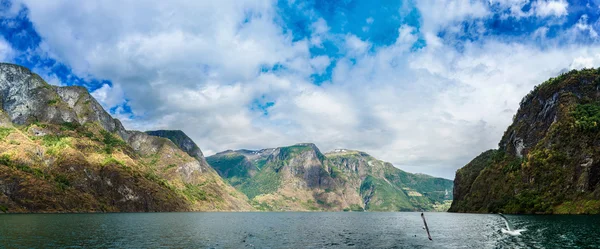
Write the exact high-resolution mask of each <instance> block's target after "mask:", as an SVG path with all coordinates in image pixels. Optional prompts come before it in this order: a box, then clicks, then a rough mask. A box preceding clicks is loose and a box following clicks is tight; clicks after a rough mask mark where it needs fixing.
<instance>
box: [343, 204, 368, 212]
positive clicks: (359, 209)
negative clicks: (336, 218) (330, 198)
mask: <svg viewBox="0 0 600 249" xmlns="http://www.w3.org/2000/svg"><path fill="white" fill-rule="evenodd" d="M364 211H365V209H363V208H362V207H361V206H360V205H358V204H350V207H347V208H344V212H364Z"/></svg>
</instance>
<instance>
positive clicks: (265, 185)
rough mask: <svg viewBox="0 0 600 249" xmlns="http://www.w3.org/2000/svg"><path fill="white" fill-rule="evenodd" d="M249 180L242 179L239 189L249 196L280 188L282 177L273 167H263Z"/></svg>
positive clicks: (252, 196)
mask: <svg viewBox="0 0 600 249" xmlns="http://www.w3.org/2000/svg"><path fill="white" fill-rule="evenodd" d="M250 179H251V180H249V181H240V183H241V184H239V185H238V186H239V188H238V189H239V190H240V191H241V192H242V193H244V194H245V195H246V196H248V198H250V199H252V198H254V197H255V196H257V195H261V194H270V193H274V192H276V191H277V190H278V189H279V185H280V181H281V178H280V176H279V175H278V174H277V172H275V171H273V170H271V169H263V170H261V171H260V172H258V173H257V174H256V175H255V176H254V177H252V178H250Z"/></svg>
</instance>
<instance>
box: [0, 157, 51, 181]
mask: <svg viewBox="0 0 600 249" xmlns="http://www.w3.org/2000/svg"><path fill="white" fill-rule="evenodd" d="M0 165H5V166H8V167H11V168H13V169H17V170H20V171H23V172H25V173H29V174H32V175H34V176H35V177H38V178H48V175H47V174H46V173H44V172H43V171H42V170H40V169H38V168H32V167H29V166H28V165H26V164H23V163H19V162H16V161H13V160H11V158H10V156H9V155H6V154H4V155H1V156H0Z"/></svg>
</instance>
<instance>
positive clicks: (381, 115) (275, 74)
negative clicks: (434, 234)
mask: <svg viewBox="0 0 600 249" xmlns="http://www.w3.org/2000/svg"><path fill="white" fill-rule="evenodd" d="M599 16H600V0H587V1H565V0H551V1H547V0H537V1H529V0H487V1H477V0H457V1H449V0H416V1H389V0H360V1H351V0H319V1H313V0H305V1H297V0H279V1H274V0H220V1H209V0H190V1H183V0H172V1H162V0H146V1H134V0H118V1H117V0H105V1H79V0H55V1H47V0H14V1H8V0H0V33H1V34H2V36H1V37H0V61H5V62H11V63H17V64H21V65H24V66H26V67H29V68H30V69H32V70H33V71H34V72H36V73H37V74H39V75H40V76H42V77H43V78H44V79H45V80H46V81H47V82H48V83H50V84H54V85H60V86H66V85H80V86H84V87H86V88H87V89H88V90H89V91H90V92H91V93H92V95H93V96H94V97H95V98H96V99H97V100H98V101H99V102H100V103H101V104H102V105H103V106H104V107H105V108H106V109H107V110H108V111H109V112H110V113H111V114H112V115H113V116H114V117H116V118H119V119H120V120H121V121H122V122H123V124H124V126H125V127H126V128H127V129H135V130H142V131H143V130H155V129H179V130H183V131H184V132H185V133H186V134H188V135H189V136H190V137H191V138H192V139H193V140H194V141H195V142H196V143H197V144H198V145H199V146H200V148H201V149H202V150H203V152H204V154H205V155H212V154H215V153H217V152H219V151H223V150H228V149H242V148H244V149H261V148H269V147H278V146H286V145H291V144H295V143H301V142H312V143H315V144H316V145H317V146H318V147H319V148H320V149H321V150H322V151H323V152H326V151H330V150H333V149H338V148H345V149H356V150H361V151H364V152H367V153H369V154H370V155H372V156H374V157H376V158H378V159H381V160H384V161H388V162H391V163H393V164H394V165H395V166H396V167H398V168H401V169H403V170H406V171H408V172H419V173H426V174H430V175H433V176H440V177H445V178H448V179H453V178H454V174H455V171H456V170H457V169H458V168H460V167H462V166H464V165H465V164H467V163H468V162H469V161H470V160H471V159H473V158H474V157H475V156H477V155H479V154H480V153H481V152H483V151H485V150H488V149H493V148H497V147H498V142H499V140H500V138H501V137H502V134H503V133H504V131H505V130H506V128H507V126H508V125H509V124H510V123H511V122H512V117H513V115H514V114H515V113H516V111H517V109H518V108H519V102H520V100H521V98H522V97H523V96H525V95H526V94H527V93H528V92H529V91H530V90H531V89H533V87H534V86H535V85H537V84H540V83H542V82H543V81H545V80H547V79H548V78H550V77H553V76H556V75H558V74H560V73H562V72H565V71H568V70H570V69H580V68H591V67H599V66H600V44H599V40H600V38H599V35H598V32H600V20H599Z"/></svg>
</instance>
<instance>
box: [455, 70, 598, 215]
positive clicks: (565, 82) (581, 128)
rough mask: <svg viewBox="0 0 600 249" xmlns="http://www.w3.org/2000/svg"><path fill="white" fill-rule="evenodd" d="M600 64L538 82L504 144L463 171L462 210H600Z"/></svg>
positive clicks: (458, 197) (459, 186)
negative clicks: (539, 83) (598, 66)
mask: <svg viewBox="0 0 600 249" xmlns="http://www.w3.org/2000/svg"><path fill="white" fill-rule="evenodd" d="M599 125H600V70H596V69H584V70H581V71H577V70H573V71H571V72H569V73H566V74H563V75H561V76H559V77H557V78H552V79H550V80H548V81H547V82H545V83H543V84H541V85H539V86H537V87H535V89H534V90H533V91H531V92H530V93H529V94H528V95H527V96H526V97H525V98H523V100H522V101H521V106H520V108H519V110H518V111H517V113H516V114H515V116H514V119H513V123H512V124H511V125H510V126H509V127H508V129H507V130H506V132H505V133H504V136H503V137H502V140H501V141H500V143H499V148H498V150H491V151H488V152H485V153H483V154H482V155H480V156H479V157H477V158H475V159H474V160H473V161H472V162H470V163H469V164H467V165H466V166H465V167H463V168H462V169H459V170H458V171H457V173H456V178H455V181H454V183H455V188H454V191H455V192H454V197H455V198H454V202H453V203H452V207H451V209H450V210H451V211H455V212H504V213H598V212H600V186H599V181H600V164H598V163H597V162H599V161H598V160H600V149H599V148H600V129H599Z"/></svg>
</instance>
